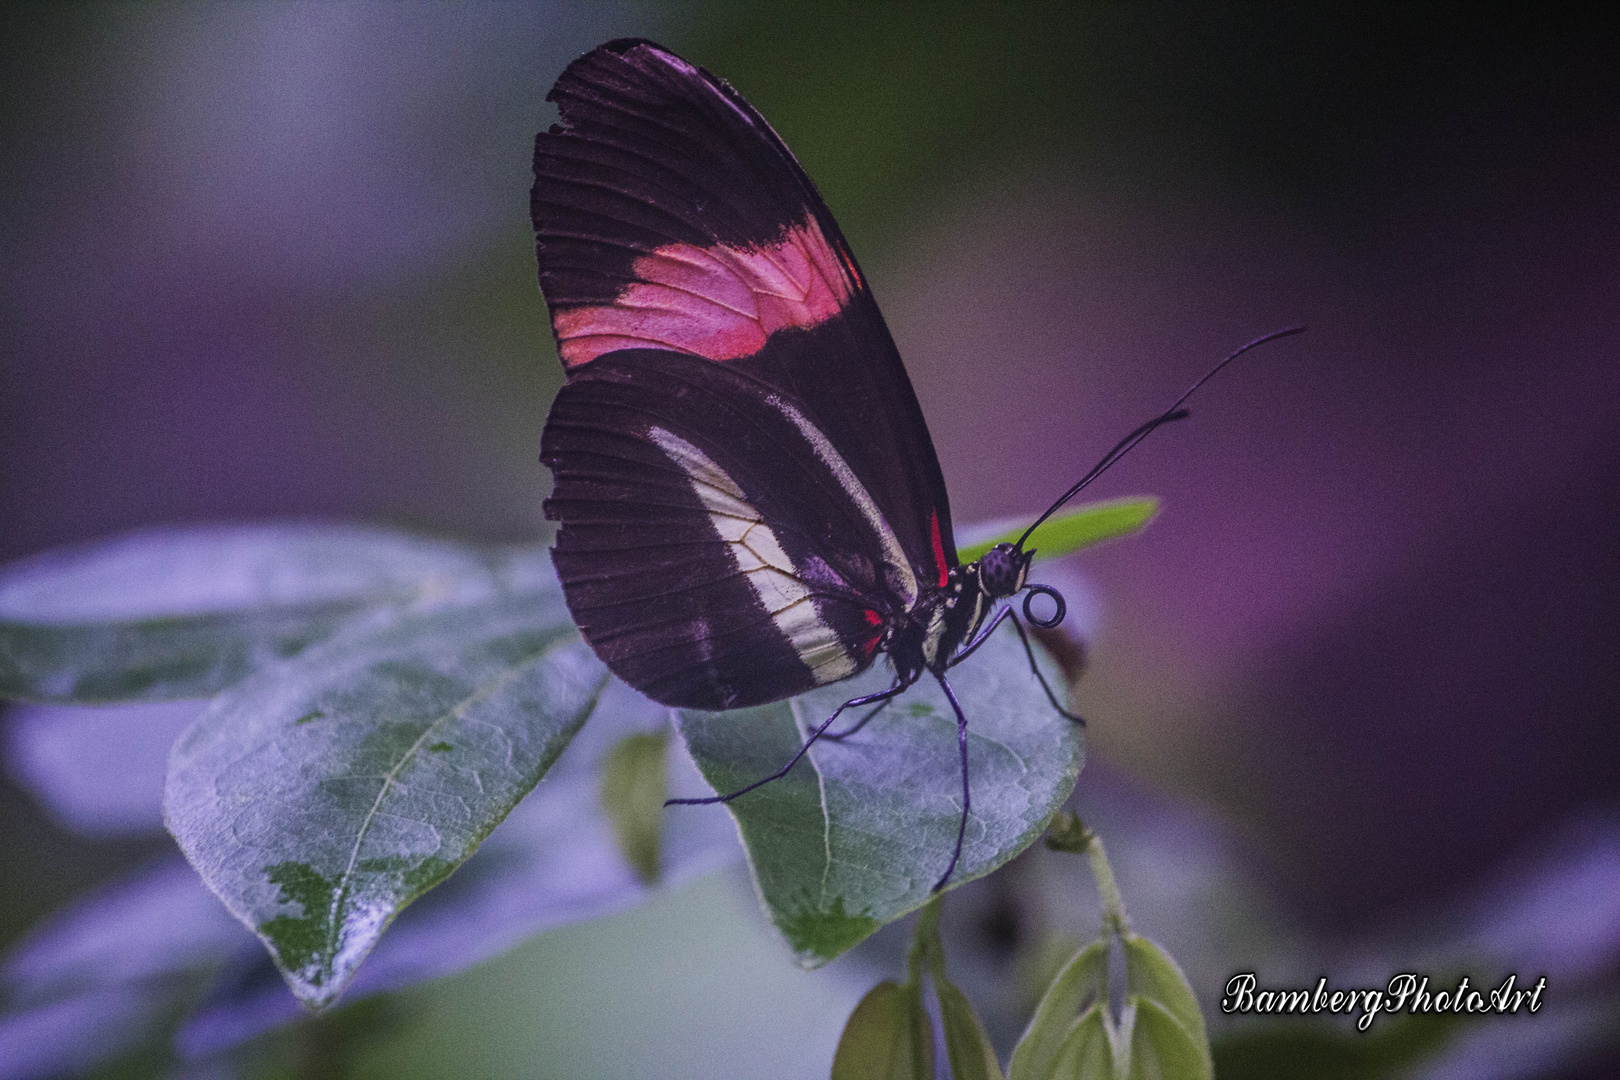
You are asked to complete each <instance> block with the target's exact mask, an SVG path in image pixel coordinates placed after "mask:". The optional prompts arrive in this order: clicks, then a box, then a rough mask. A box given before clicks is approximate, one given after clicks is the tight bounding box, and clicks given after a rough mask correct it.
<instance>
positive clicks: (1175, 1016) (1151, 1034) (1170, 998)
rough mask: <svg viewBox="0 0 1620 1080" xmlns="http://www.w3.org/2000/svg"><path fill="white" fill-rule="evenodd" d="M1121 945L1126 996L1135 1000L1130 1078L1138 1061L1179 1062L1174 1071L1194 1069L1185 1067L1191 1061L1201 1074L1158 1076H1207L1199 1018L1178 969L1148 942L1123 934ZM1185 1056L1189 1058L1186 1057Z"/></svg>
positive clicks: (1194, 999) (1208, 1063)
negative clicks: (1135, 1009)
mask: <svg viewBox="0 0 1620 1080" xmlns="http://www.w3.org/2000/svg"><path fill="white" fill-rule="evenodd" d="M1122 944H1123V945H1124V948H1125V984H1126V988H1127V992H1128V993H1129V994H1131V995H1133V996H1135V997H1136V998H1138V999H1139V1006H1138V1008H1137V1013H1136V1032H1135V1034H1134V1035H1133V1036H1132V1040H1131V1045H1132V1051H1131V1053H1132V1064H1131V1069H1132V1072H1131V1075H1132V1076H1135V1075H1137V1071H1136V1070H1137V1062H1138V1060H1141V1061H1144V1062H1148V1063H1152V1062H1155V1061H1162V1062H1172V1061H1173V1062H1176V1063H1178V1064H1177V1068H1183V1066H1185V1067H1186V1068H1192V1067H1193V1065H1188V1064H1186V1063H1187V1062H1192V1063H1193V1064H1195V1065H1196V1066H1197V1070H1201V1071H1191V1072H1188V1071H1182V1072H1167V1073H1164V1074H1163V1075H1166V1076H1177V1077H1180V1076H1186V1077H1189V1078H1192V1080H1197V1078H1199V1077H1209V1076H1212V1075H1213V1074H1214V1071H1215V1067H1214V1065H1213V1063H1212V1062H1211V1060H1210V1053H1209V1036H1208V1035H1207V1034H1206V1033H1205V1030H1204V1015H1203V1013H1201V1012H1200V1011H1199V1009H1198V998H1197V997H1195V996H1194V994H1193V990H1192V987H1191V986H1190V985H1189V984H1188V982H1187V977H1186V976H1185V975H1183V974H1182V972H1181V968H1180V967H1178V966H1177V965H1176V962H1175V961H1174V960H1172V959H1171V958H1170V955H1169V954H1168V953H1166V952H1165V951H1164V950H1163V949H1161V948H1159V947H1158V946H1157V945H1155V944H1154V943H1153V942H1151V941H1149V940H1148V939H1147V938H1144V937H1138V936H1136V935H1135V934H1126V935H1125V936H1124V937H1123V939H1122ZM1144 1025H1145V1026H1144ZM1144 1039H1146V1040H1147V1041H1146V1042H1144V1041H1143V1040H1144ZM1189 1054H1191V1055H1192V1056H1191V1057H1188V1055H1189ZM1144 1055H1146V1056H1144ZM1144 1067H1147V1066H1144ZM1142 1075H1145V1076H1154V1075H1159V1074H1155V1073H1153V1072H1147V1073H1143V1074H1142Z"/></svg>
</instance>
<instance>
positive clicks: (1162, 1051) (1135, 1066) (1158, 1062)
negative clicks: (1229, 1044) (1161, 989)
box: [1128, 995, 1215, 1080]
mask: <svg viewBox="0 0 1620 1080" xmlns="http://www.w3.org/2000/svg"><path fill="white" fill-rule="evenodd" d="M1131 1000H1132V1001H1133V1002H1134V1003H1135V1005H1136V1023H1135V1025H1134V1026H1133V1027H1132V1028H1131V1050H1130V1054H1131V1068H1130V1072H1129V1073H1128V1075H1129V1077H1130V1080H1212V1078H1213V1077H1214V1075H1215V1067H1214V1066H1213V1065H1212V1064H1211V1063H1210V1057H1209V1043H1208V1042H1207V1041H1206V1040H1204V1039H1201V1038H1199V1037H1197V1036H1196V1035H1194V1034H1193V1033H1192V1032H1190V1031H1188V1030H1187V1029H1186V1028H1185V1027H1183V1026H1182V1024H1181V1021H1180V1020H1178V1019H1177V1018H1176V1017H1175V1016H1172V1015H1171V1013H1170V1011H1169V1010H1168V1009H1166V1008H1165V1007H1164V1006H1163V1005H1162V1004H1160V1003H1159V1002H1157V1001H1155V1000H1153V999H1152V998H1147V997H1141V996H1139V995H1133V996H1132V998H1131Z"/></svg>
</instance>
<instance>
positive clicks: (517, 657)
mask: <svg viewBox="0 0 1620 1080" xmlns="http://www.w3.org/2000/svg"><path fill="white" fill-rule="evenodd" d="M607 678H608V676H607V672H606V670H605V669H604V668H603V667H602V665H601V663H600V662H599V661H598V660H597V659H596V658H595V656H594V655H592V653H591V651H590V649H589V648H588V647H587V646H586V645H585V644H584V643H583V642H582V641H581V640H580V639H579V636H578V634H577V632H576V631H575V629H574V627H573V624H572V622H571V621H570V620H569V618H568V613H567V611H566V610H565V609H564V607H563V605H562V603H561V599H560V597H559V596H558V595H557V594H555V593H550V592H544V593H528V594H519V595H501V596H495V597H492V598H488V599H484V600H481V601H478V602H474V603H469V604H459V605H453V606H444V607H439V608H436V609H433V610H429V611H416V612H401V611H398V610H383V611H380V612H377V613H376V614H374V615H373V616H372V617H371V618H369V619H368V620H367V621H366V622H365V624H364V625H360V626H351V627H350V628H349V629H348V630H346V631H345V632H344V633H343V634H342V635H340V636H338V637H335V638H333V639H332V640H331V641H328V642H326V643H324V644H322V645H319V646H317V647H314V648H311V649H309V650H307V651H305V652H304V653H302V654H300V655H299V656H297V657H296V658H294V659H292V660H289V661H286V662H284V663H281V664H278V665H275V666H273V667H270V668H267V669H265V670H263V671H261V672H259V673H258V674H256V675H254V676H253V677H251V678H249V679H248V680H246V681H245V682H243V683H241V684H239V685H237V686H236V687H233V688H232V689H230V690H228V691H226V692H225V693H224V694H222V695H221V696H220V697H219V698H217V699H216V700H215V702H214V703H213V705H212V706H210V708H209V709H208V711H207V712H205V713H204V714H203V716H202V717H201V718H200V719H199V720H198V721H197V722H196V724H195V725H193V727H192V728H191V729H190V730H189V731H187V732H186V734H185V735H183V736H182V737H181V738H180V740H179V741H178V742H177V743H176V744H175V747H174V750H173V752H172V754H171V755H170V759H169V777H168V783H167V787H166V790H165V796H164V818H165V821H166V823H167V824H168V826H169V831H170V832H171V833H173V834H174V836H175V839H176V840H178V841H179V843H180V847H181V849H182V850H183V851H184V852H185V854H186V857H187V858H188V859H190V860H191V863H192V865H193V866H194V867H196V869H197V871H198V872H199V873H200V874H201V875H202V877H203V880H204V881H205V882H206V883H207V884H208V886H209V888H211V889H212V890H213V891H214V892H215V893H216V894H217V895H218V896H219V897H220V899H221V900H223V901H224V902H225V906H226V907H227V908H229V909H230V910H231V912H232V913H233V914H234V915H236V917H237V918H239V919H241V920H242V921H243V922H244V923H246V924H247V925H248V927H249V928H250V929H252V930H253V931H254V932H255V933H257V934H258V935H259V937H260V939H261V940H263V941H264V943H265V945H266V946H267V947H268V948H269V950H270V953H271V956H272V957H273V958H274V959H275V961H276V963H277V965H278V966H279V967H280V968H281V971H282V974H283V975H284V976H285V977H286V979H287V982H288V985H289V986H291V987H292V989H293V992H294V993H295V994H297V995H298V996H299V997H300V998H301V999H303V1000H304V1001H305V1002H306V1003H307V1004H309V1005H311V1006H315V1007H320V1006H324V1005H327V1004H329V1003H330V1002H331V1001H332V1000H333V999H334V998H336V997H337V995H338V994H339V993H340V992H341V991H342V989H343V987H344V986H345V985H346V984H347V983H348V982H349V980H350V979H351V978H352V977H353V976H354V974H355V970H356V968H357V967H358V965H359V964H360V962H361V961H362V960H363V959H364V957H365V956H366V954H367V953H368V952H369V951H370V949H371V947H372V946H373V945H374V944H375V943H376V941H377V939H378V937H379V936H380V935H381V934H382V932H383V930H384V929H385V928H386V927H387V926H388V924H389V922H390V921H391V920H392V919H393V918H394V916H395V915H397V914H398V913H399V911H400V909H401V908H402V907H404V906H405V905H406V904H408V903H410V902H411V901H412V900H413V899H415V898H416V897H418V896H420V895H421V894H422V893H423V892H425V891H426V890H427V889H429V888H430V887H432V886H433V885H434V884H436V883H437V882H439V881H441V880H442V879H443V878H444V877H445V876H446V875H448V874H449V873H450V872H451V871H452V870H454V869H455V868H456V867H457V866H458V865H460V864H461V863H462V862H463V861H464V860H465V859H466V858H467V857H468V856H469V855H471V854H472V853H473V851H474V849H475V848H477V846H478V844H479V842H480V841H482V840H483V838H484V837H485V836H486V835H488V833H489V831H490V830H491V829H493V828H494V827H495V826H496V825H497V824H498V823H499V822H500V821H501V819H503V818H504V817H505V816H506V815H507V812H508V811H510V810H511V809H512V807H513V806H514V805H516V803H517V802H518V800H519V799H521V798H522V797H523V796H524V795H525V794H526V793H527V792H528V791H529V790H530V789H531V788H532V787H533V786H534V785H535V783H536V782H537V781H539V779H540V778H541V776H543V775H544V774H545V772H546V770H547V769H548V768H549V767H550V765H551V763H552V762H553V761H554V760H555V759H556V757H557V755H558V754H559V753H560V752H561V751H562V749H563V748H564V747H565V746H566V745H567V744H568V742H569V740H570V739H571V738H572V737H573V735H574V733H575V731H577V730H578V728H579V726H580V725H581V724H582V723H583V722H584V720H585V718H586V716H587V715H589V713H590V711H591V709H592V708H593V706H594V704H595V702H596V699H597V697H598V695H599V694H600V693H601V692H602V690H603V688H604V686H605V685H606V683H607Z"/></svg>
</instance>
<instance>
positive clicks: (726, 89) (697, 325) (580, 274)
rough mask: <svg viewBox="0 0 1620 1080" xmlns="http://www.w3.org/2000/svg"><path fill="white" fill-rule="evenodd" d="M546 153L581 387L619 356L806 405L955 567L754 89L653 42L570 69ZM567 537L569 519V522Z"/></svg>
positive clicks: (552, 253)
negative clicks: (753, 99)
mask: <svg viewBox="0 0 1620 1080" xmlns="http://www.w3.org/2000/svg"><path fill="white" fill-rule="evenodd" d="M549 100H552V101H555V102H556V103H557V105H558V107H559V110H560V112H561V114H562V123H561V124H559V125H556V126H554V127H553V128H552V129H551V131H550V132H547V133H542V134H541V135H539V136H538V137H537V139H536V142H535V157H534V173H535V184H534V190H533V194H532V197H531V212H532V215H533V219H534V227H535V234H536V251H537V254H538V258H539V266H540V285H541V289H542V291H543V292H544V293H545V297H546V301H547V303H548V305H549V306H550V309H551V319H552V329H553V331H554V333H555V334H556V337H557V347H558V353H559V355H560V356H561V357H562V360H563V363H564V366H565V368H566V369H567V371H568V374H569V377H570V379H571V380H572V379H574V378H577V377H578V376H579V375H580V373H581V372H582V371H583V370H585V366H586V365H588V364H590V363H591V362H592V361H594V360H596V359H597V358H599V357H602V356H605V355H608V354H611V353H613V352H615V351H618V350H623V349H661V350H669V351H674V352H680V353H686V354H689V355H692V356H696V357H703V358H705V359H708V360H711V361H717V362H720V363H723V364H725V365H726V366H728V367H731V368H734V369H735V370H737V371H739V372H742V373H745V374H748V375H750V376H752V377H754V378H755V379H757V380H759V381H760V382H762V383H764V384H766V385H767V386H770V387H772V388H774V389H776V390H777V391H779V392H781V393H783V394H785V395H786V396H787V397H789V398H791V399H792V400H794V401H796V402H797V403H798V405H799V407H800V408H801V409H802V410H803V411H804V412H805V414H806V415H808V416H809V417H810V418H811V419H812V420H813V421H814V423H815V425H816V427H817V429H818V430H820V431H821V432H822V433H824V435H825V436H826V438H827V439H828V440H830V441H831V443H832V444H833V445H834V446H836V447H837V448H838V449H839V451H840V453H841V454H842V456H843V458H844V460H845V461H846V462H847V464H848V466H849V468H850V469H851V470H852V471H853V473H854V475H855V476H856V477H858V478H859V480H860V481H861V483H862V484H863V485H864V487H865V489H866V490H867V492H869V494H870V496H871V498H872V499H873V500H874V501H875V503H876V504H877V506H878V507H879V508H880V509H881V511H882V513H883V515H884V516H885V518H886V519H887V520H888V521H889V523H890V525H891V526H892V528H893V532H894V534H895V536H896V537H897V538H898V539H899V541H900V544H901V546H902V547H903V549H904V550H905V552H906V556H907V558H908V559H909V560H910V562H911V564H912V566H913V567H914V568H915V569H916V571H917V573H918V575H919V576H920V577H922V578H924V579H928V580H932V581H935V582H936V583H940V584H943V582H944V579H945V574H946V572H947V571H948V570H949V568H950V567H952V566H954V565H955V564H956V551H955V546H954V544H953V541H952V537H951V522H950V508H949V504H948V502H947V499H946V495H945V484H944V478H943V476H942V475H941V473H940V468H939V462H938V459H937V458H936V456H935V454H934V447H933V442H932V440H931V439H930V438H929V435H928V428H927V425H926V424H925V423H924V421H923V416H922V410H921V409H920V408H919V406H918V404H917V398H916V395H915V393H914V392H913V390H912V387H911V382H910V380H909V379H908V378H907V376H906V371H905V368H904V366H903V365H902V364H901V361H900V355H899V352H898V351H897V350H896V349H895V346H894V342H893V340H892V338H891V337H890V336H889V331H888V328H887V327H886V326H885V325H884V322H883V317H882V315H881V314H880V313H879V311H878V308H877V303H876V302H875V300H874V299H873V297H872V294H871V291H870V290H869V289H868V288H867V287H866V282H865V278H864V277H863V276H862V274H861V272H860V268H859V266H858V264H857V263H856V261H855V257H854V255H853V254H852V253H851V252H850V250H849V245H848V244H847V243H846V242H845V241H844V237H843V234H842V233H841V232H840V231H839V229H838V225H837V223H836V222H835V221H834V220H833V217H832V214H831V213H830V212H829V211H828V209H827V207H826V204H825V203H823V202H822V199H821V196H820V195H819V194H818V193H817V191H816V188H815V185H814V184H812V183H811V181H810V179H809V177H807V176H806V175H805V173H804V170H803V169H802V168H800V167H799V164H798V162H797V161H796V160H795V159H794V157H793V155H792V153H790V152H789V151H788V149H787V147H786V146H785V145H784V144H783V143H782V140H781V139H780V138H779V137H778V136H777V134H776V132H775V131H773V130H772V129H771V127H770V125H769V124H767V123H766V122H765V120H764V118H763V117H761V116H760V115H759V113H758V112H756V111H755V110H754V108H753V107H752V106H750V105H749V104H748V103H747V102H746V101H745V100H743V98H742V95H740V94H738V93H737V92H736V91H735V90H733V89H732V88H731V87H730V86H729V85H727V84H726V83H725V82H724V81H722V80H720V79H718V78H716V77H715V76H713V75H711V74H710V73H708V72H707V71H704V70H703V69H702V68H699V67H696V66H695V65H692V64H690V63H688V62H686V61H685V60H682V59H681V58H680V57H678V56H676V55H675V54H673V53H671V52H669V51H668V50H666V49H663V48H661V47H659V46H657V45H655V44H653V43H651V42H646V41H638V40H621V41H613V42H609V43H608V44H606V45H603V46H601V47H599V48H597V49H596V50H594V51H592V52H591V53H589V54H587V55H585V56H583V57H581V58H580V59H578V60H576V61H575V62H574V63H573V64H571V65H569V67H568V69H567V70H566V71H565V72H564V73H563V75H562V77H561V78H560V79H558V81H557V85H556V86H555V87H554V88H553V89H552V92H551V94H550V95H549ZM562 520H563V523H564V528H565V529H566V528H567V520H566V518H564V519H562Z"/></svg>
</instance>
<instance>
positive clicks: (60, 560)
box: [0, 525, 532, 702]
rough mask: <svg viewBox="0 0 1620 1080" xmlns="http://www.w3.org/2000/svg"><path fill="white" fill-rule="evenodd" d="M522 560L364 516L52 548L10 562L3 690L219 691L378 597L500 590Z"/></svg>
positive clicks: (150, 696)
mask: <svg viewBox="0 0 1620 1080" xmlns="http://www.w3.org/2000/svg"><path fill="white" fill-rule="evenodd" d="M531 561H532V560H531ZM521 564H522V560H521V559H519V558H517V557H515V556H505V557H501V556H493V557H492V556H491V555H489V554H486V553H483V552H480V551H478V550H477V549H474V548H471V547H467V546H465V545H460V544H454V543H450V542H447V541H439V540H428V539H424V538H422V537H417V536H411V535H409V534H405V533H400V532H394V531H391V530H387V529H376V528H365V527H360V526H352V525H268V526H242V527H219V528H194V529H169V530H157V531H151V532H142V533H135V534H132V535H128V536H122V537H117V538H114V539H112V540H105V541H101V542H98V543H94V544H90V545H86V546H83V547H79V548H72V549H66V550H62V551H53V552H46V553H45V554H43V555H38V556H35V557H33V558H30V559H25V560H23V561H21V562H18V563H13V564H12V565H10V566H8V567H6V568H5V569H4V570H0V696H3V697H12V698H22V699H25V700H31V701H55V702H102V701H155V700H162V699H178V698H188V697H207V696H209V695H211V694H214V693H216V692H218V691H219V690H221V689H224V688H225V687H227V686H230V685H231V684H233V683H235V682H237V681H239V680H240V679H242V678H244V677H245V676H247V675H248V674H249V673H250V672H252V671H253V670H255V669H256V668H258V667H261V666H263V665H264V664H266V663H270V662H273V661H275V660H278V659H282V658H285V657H289V656H292V655H295V654H297V653H298V652H300V651H301V650H303V649H304V648H306V647H308V646H309V645H310V644H312V643H313V642H316V641H319V640H321V639H323V638H326V637H328V636H330V635H331V634H332V633H333V632H335V631H336V630H337V628H338V627H339V626H341V625H342V624H343V623H344V622H345V621H347V620H348V619H349V618H351V617H352V616H354V615H355V614H356V613H357V612H360V611H362V610H363V609H365V608H368V607H374V606H377V605H380V604H408V603H412V602H417V601H423V600H433V599H436V598H437V599H443V598H451V597H455V596H458V595H464V594H467V593H468V592H469V590H472V591H478V590H482V591H484V592H486V593H487V592H488V591H490V590H491V589H493V588H496V587H498V586H499V584H500V581H501V578H502V574H503V572H504V568H506V567H511V568H518V567H520V566H521ZM516 572H517V571H516V569H514V570H512V573H516ZM508 576H510V574H508Z"/></svg>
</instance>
